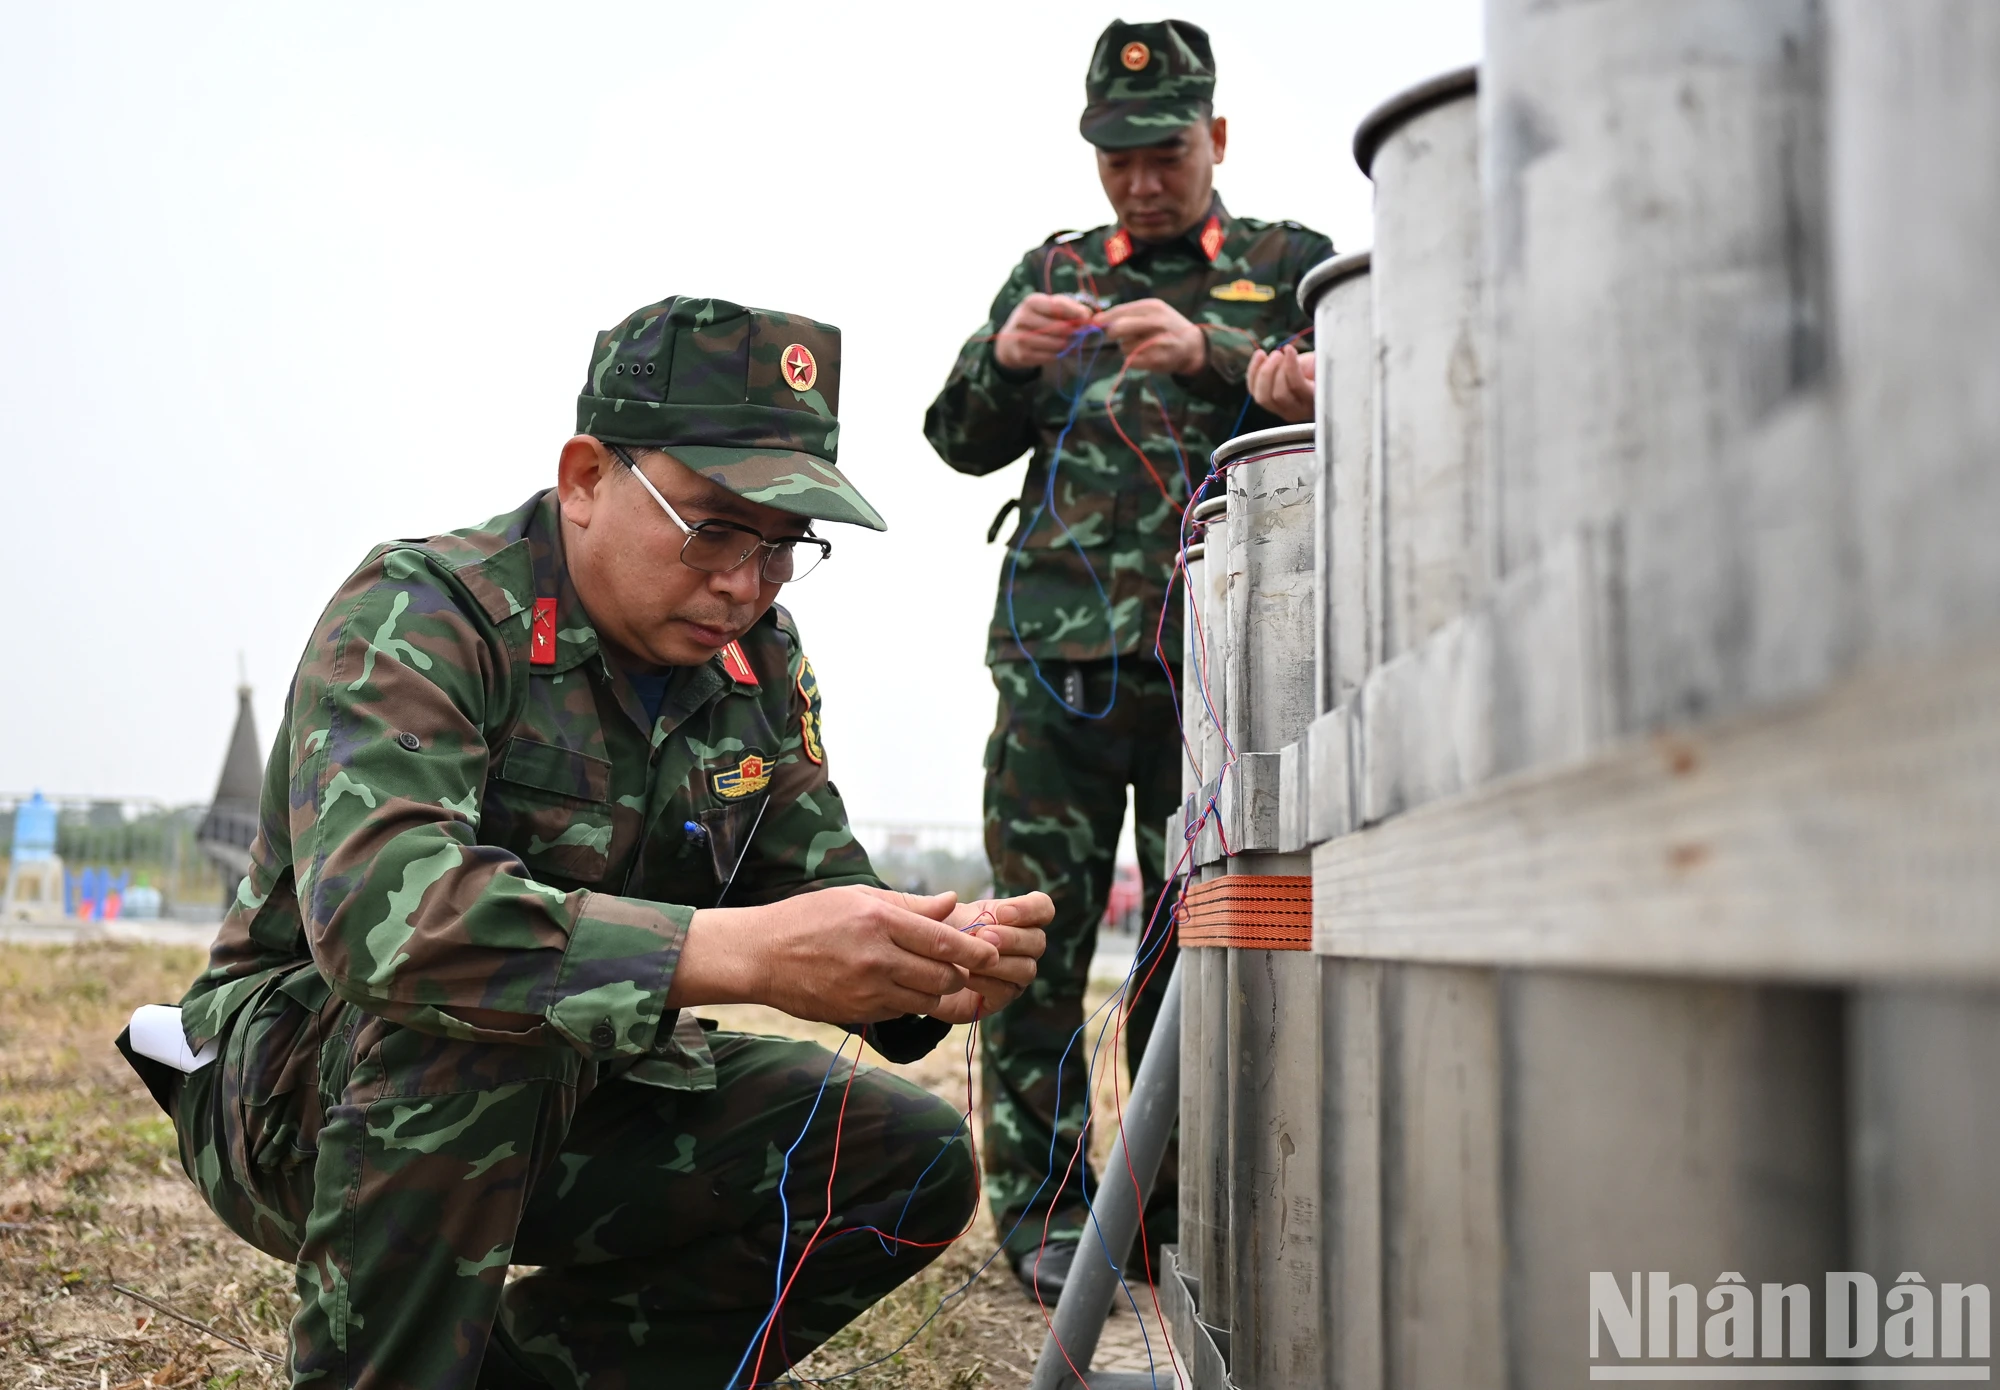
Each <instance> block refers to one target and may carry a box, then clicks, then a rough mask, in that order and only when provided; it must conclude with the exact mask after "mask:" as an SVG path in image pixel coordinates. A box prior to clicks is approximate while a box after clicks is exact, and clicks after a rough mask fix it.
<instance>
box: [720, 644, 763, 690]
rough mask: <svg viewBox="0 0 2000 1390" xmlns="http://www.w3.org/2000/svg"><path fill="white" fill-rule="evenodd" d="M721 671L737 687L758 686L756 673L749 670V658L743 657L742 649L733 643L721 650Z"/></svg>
mask: <svg viewBox="0 0 2000 1390" xmlns="http://www.w3.org/2000/svg"><path fill="white" fill-rule="evenodd" d="M722 669H723V670H724V671H725V672H727V673H728V675H729V679H731V680H733V681H735V682H736V683H737V684H738V685H756V684H758V680H757V673H756V672H755V671H753V670H751V669H750V658H749V657H747V656H745V655H743V648H742V647H741V646H740V645H738V644H737V643H735V642H731V643H730V644H729V645H728V646H726V647H724V648H723V649H722Z"/></svg>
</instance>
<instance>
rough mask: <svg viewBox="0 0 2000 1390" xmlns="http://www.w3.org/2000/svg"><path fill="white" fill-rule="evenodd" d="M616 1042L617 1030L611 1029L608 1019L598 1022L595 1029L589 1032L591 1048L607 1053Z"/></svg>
mask: <svg viewBox="0 0 2000 1390" xmlns="http://www.w3.org/2000/svg"><path fill="white" fill-rule="evenodd" d="M617 1041H618V1033H617V1030H615V1029H614V1028H612V1026H611V1020H610V1019H608V1018H607V1019H604V1020H602V1021H600V1022H599V1023H598V1025H597V1026H596V1027H595V1028H593V1029H591V1030H590V1042H591V1046H593V1047H596V1048H600V1049H602V1050H604V1051H607V1052H608V1051H610V1050H611V1045H612V1044H613V1043H615V1042H617Z"/></svg>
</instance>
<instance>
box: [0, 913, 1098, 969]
mask: <svg viewBox="0 0 2000 1390" xmlns="http://www.w3.org/2000/svg"><path fill="white" fill-rule="evenodd" d="M220 925H221V924H220V923H219V922H141V921H135V920H132V919H130V918H128V919H125V920H123V921H117V922H67V921H65V922H0V943H4V944H7V945H16V946H65V945H68V944H70V943H71V942H76V941H105V940H110V941H151V942H153V943H155V944H156V945H161V946H199V947H201V948H202V949H204V950H206V949H207V947H208V944H209V942H211V941H213V940H215V929H216V928H217V927H218V926H220ZM1134 941H1135V938H1133V937H1130V936H1123V935H1113V934H1112V933H1110V932H1106V933H1104V934H1103V935H1101V936H1099V937H1098V939H1097V954H1096V955H1095V956H1093V957H1091V961H1090V977H1091V978H1092V979H1093V980H1096V981H1098V982H1099V983H1101V984H1107V985H1115V984H1117V983H1118V982H1119V981H1121V980H1123V979H1124V978H1125V975H1126V972H1127V971H1129V970H1130V969H1131V968H1132V947H1133V943H1134Z"/></svg>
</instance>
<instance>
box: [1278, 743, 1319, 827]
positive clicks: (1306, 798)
mask: <svg viewBox="0 0 2000 1390" xmlns="http://www.w3.org/2000/svg"><path fill="white" fill-rule="evenodd" d="M1311 778H1312V756H1311V730H1310V729H1308V730H1307V736H1306V737H1305V738H1302V739H1299V740H1298V741H1297V742H1295V743H1288V744H1286V745H1285V746H1284V747H1283V748H1280V749H1279V750H1278V850H1279V852H1280V853H1282V854H1291V853H1294V852H1296V851H1298V850H1302V849H1310V848H1311V847H1312V845H1313V840H1312V838H1311V819H1312V782H1311Z"/></svg>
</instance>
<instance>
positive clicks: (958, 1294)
mask: <svg viewBox="0 0 2000 1390" xmlns="http://www.w3.org/2000/svg"><path fill="white" fill-rule="evenodd" d="M1197 829H1199V822H1197ZM1175 881H1177V880H1169V881H1168V882H1167V883H1165V884H1163V885H1162V886H1161V891H1160V896H1159V899H1158V900H1157V901H1156V902H1155V903H1154V904H1153V911H1152V913H1151V915H1150V916H1149V918H1148V920H1147V924H1146V930H1145V932H1144V933H1142V934H1141V936H1140V941H1141V942H1145V941H1146V940H1147V938H1148V937H1150V936H1151V935H1152V932H1153V927H1154V926H1155V925H1156V924H1157V923H1158V922H1159V920H1160V909H1161V908H1163V907H1165V906H1166V902H1167V898H1168V896H1169V895H1170V894H1172V893H1173V891H1174V883H1175ZM1183 896H1185V887H1183ZM1168 917H1169V920H1171V918H1172V913H1171V912H1170V913H1169V914H1168ZM1171 937H1172V933H1170V932H1167V931H1164V930H1163V931H1161V932H1160V934H1159V936H1158V938H1157V939H1156V940H1154V941H1153V942H1152V944H1150V945H1145V946H1142V948H1141V949H1140V950H1139V951H1137V952H1134V954H1133V958H1132V964H1131V966H1130V967H1128V968H1127V969H1126V971H1125V981H1124V985H1123V987H1122V988H1121V989H1120V990H1119V991H1118V992H1116V993H1114V994H1112V995H1111V997H1110V998H1108V999H1106V1000H1105V1001H1104V1002H1103V1003H1102V1004H1099V1005H1098V1006H1097V1007H1096V1008H1095V1009H1093V1010H1091V1011H1090V1014H1089V1015H1088V1016H1087V1017H1086V1018H1085V1019H1084V1020H1083V1022H1082V1023H1081V1024H1079V1025H1078V1026H1077V1028H1076V1031H1075V1032H1073V1033H1071V1034H1070V1040H1069V1044H1068V1046H1066V1047H1064V1048H1063V1054H1062V1057H1061V1058H1060V1059H1059V1060H1058V1061H1057V1063H1056V1094H1055V1110H1056V1113H1057V1114H1058V1115H1060V1114H1061V1113H1062V1063H1063V1062H1066V1061H1068V1060H1069V1054H1070V1049H1071V1048H1073V1047H1075V1046H1076V1040H1077V1039H1078V1038H1080V1037H1082V1036H1083V1034H1084V1033H1085V1032H1086V1031H1087V1030H1088V1029H1089V1027H1090V1025H1091V1023H1092V1021H1093V1020H1095V1019H1096V1018H1097V1017H1098V1015H1100V1014H1102V1013H1103V1012H1104V1011H1105V1010H1106V1009H1108V1008H1110V1007H1111V1006H1112V1005H1113V1004H1116V1003H1117V1002H1118V1001H1119V1000H1120V999H1122V998H1124V997H1125V993H1126V991H1127V990H1129V989H1130V988H1131V986H1132V980H1133V978H1134V977H1135V976H1136V975H1137V974H1138V972H1139V968H1140V967H1141V966H1142V965H1145V964H1146V963H1147V962H1148V961H1149V960H1150V959H1152V958H1153V957H1154V956H1155V955H1158V954H1160V953H1161V952H1163V951H1164V950H1165V949H1166V944H1167V942H1168V941H1169V940H1170V939H1171ZM1108 1032H1109V1029H1101V1030H1100V1031H1099V1033H1098V1038H1097V1046H1096V1047H1095V1048H1093V1049H1092V1053H1091V1060H1090V1062H1089V1064H1088V1065H1087V1066H1086V1068H1085V1071H1084V1093H1085V1094H1086V1095H1089V1094H1091V1092H1092V1089H1093V1088H1092V1086H1091V1080H1090V1079H1091V1076H1092V1075H1093V1074H1094V1071H1095V1068H1096V1064H1097V1053H1098V1051H1099V1050H1101V1049H1102V1047H1103V1045H1104V1038H1105V1035H1106V1033H1108ZM967 1046H968V1047H970V1040H969V1039H968V1041H967ZM831 1073H832V1068H831V1067H829V1068H828V1074H829V1075H831ZM825 1085H826V1081H825V1079H824V1078H823V1079H822V1080H821V1082H820V1086H821V1088H822V1090H823V1089H824V1088H825ZM814 1105H815V1107H817V1105H818V1101H817V1100H815V1101H814ZM1085 1132H1086V1133H1087V1132H1088V1131H1087V1129H1086V1131H1085ZM800 1138H804V1132H803V1131H801V1133H800ZM1077 1143H1078V1144H1079V1145H1080V1144H1082V1143H1083V1136H1082V1135H1079V1136H1078V1137H1077ZM794 1147H796V1143H795V1144H794ZM1055 1154H1056V1144H1055V1135H1054V1134H1053V1132H1052V1133H1051V1134H1050V1136H1049V1163H1048V1167H1047V1168H1046V1169H1045V1170H1044V1171H1043V1174H1042V1181H1041V1183H1040V1185H1039V1186H1037V1187H1036V1188H1035V1190H1034V1192H1033V1193H1032V1194H1030V1196H1029V1198H1028V1201H1027V1203H1026V1205H1025V1206H1024V1207H1023V1209H1022V1211H1021V1214H1020V1215H1019V1216H1017V1217H1015V1218H1014V1224H1013V1225H1011V1226H1009V1227H1008V1228H1007V1229H1006V1231H1005V1232H1003V1233H1002V1234H1001V1236H1000V1239H999V1240H998V1241H997V1242H996V1243H995V1244H994V1247H993V1252H992V1253H991V1254H989V1255H988V1256H987V1257H986V1258H985V1259H984V1260H981V1261H980V1262H979V1265H978V1267H977V1268H975V1269H974V1270H973V1271H972V1273H971V1274H969V1275H967V1276H966V1278H965V1282H964V1283H962V1284H960V1285H959V1286H958V1287H957V1288H955V1289H953V1290H952V1291H951V1292H950V1293H948V1294H946V1295H945V1296H944V1297H943V1298H941V1299H939V1300H938V1304H937V1307H935V1308H933V1309H931V1311H930V1312H929V1313H928V1314H926V1315H925V1317H924V1320H923V1321H922V1322H920V1323H918V1324H917V1325H916V1327H915V1328H914V1329H912V1330H911V1332H910V1335H909V1336H907V1337H905V1338H904V1339H903V1340H902V1341H901V1342H899V1343H898V1344H897V1345H896V1346H895V1347H894V1348H893V1349H891V1350H890V1351H887V1352H884V1353H883V1354H882V1355H881V1356H878V1357H876V1358H875V1359H874V1360H873V1361H864V1362H862V1363H861V1364H860V1365H859V1366H854V1367H851V1368H849V1369H848V1370H845V1371H841V1372H839V1373H837V1374H835V1375H830V1376H823V1377H819V1378H818V1379H816V1380H815V1382H814V1383H815V1384H824V1383H826V1382H829V1381H835V1380H846V1379H847V1378H848V1377H850V1376H856V1375H859V1374H861V1372H863V1371H866V1370H871V1369H873V1368H874V1367H876V1366H880V1365H882V1364H883V1363H884V1362H886V1361H888V1360H890V1359H892V1358H893V1357H895V1356H897V1355H899V1354H901V1353H902V1351H903V1350H904V1349H905V1348H907V1347H908V1346H909V1345H910V1344H911V1343H913V1342H915V1341H916V1340H917V1338H918V1337H920V1336H922V1335H923V1331H924V1329H925V1328H926V1327H929V1326H930V1325H931V1324H932V1323H933V1322H935V1321H936V1320H937V1319H938V1317H939V1316H940V1315H941V1314H942V1313H943V1312H944V1310H945V1308H946V1307H947V1306H948V1305H950V1304H951V1303H952V1302H953V1301H954V1300H956V1299H960V1298H963V1297H964V1296H965V1295H966V1294H967V1293H968V1292H970V1291H971V1289H972V1286H973V1285H974V1284H975V1283H977V1282H978V1281H979V1277H980V1276H981V1275H983V1274H984V1273H986V1271H987V1269H988V1268H989V1267H991V1265H992V1264H993V1262H994V1261H995V1260H997V1259H999V1258H1000V1254H1001V1252H1002V1251H1003V1250H1005V1249H1006V1248H1007V1241H1008V1240H1009V1239H1010V1238H1011V1237H1012V1236H1013V1234H1014V1232H1016V1231H1018V1230H1020V1229H1021V1223H1022V1222H1023V1221H1025V1220H1027V1218H1028V1213H1029V1212H1030V1211H1032V1210H1033V1209H1034V1205H1035V1201H1036V1199H1037V1198H1039V1197H1040V1196H1041V1195H1042V1192H1043V1191H1044V1190H1045V1189H1046V1188H1047V1187H1048V1185H1049V1183H1050V1181H1051V1180H1052V1179H1053V1178H1054V1177H1055ZM789 1157H790V1155H789V1153H787V1158H788V1159H789ZM936 1161H937V1160H935V1159H933V1160H932V1162H933V1163H935V1162H936ZM924 1171H925V1172H929V1171H930V1170H929V1169H928V1168H926V1169H925V1170H924ZM919 1181H921V1179H920V1180H919ZM780 1195H782V1189H781V1192H780ZM904 1205H905V1209H906V1210H907V1208H908V1203H907V1201H906V1202H905V1204H904ZM1091 1221H1092V1224H1093V1226H1094V1225H1095V1223H1096V1211H1095V1208H1094V1207H1093V1208H1091ZM896 1229H897V1230H899V1231H900V1230H901V1229H902V1222H901V1220H900V1218H899V1219H898V1221H897V1227H896ZM853 1234H856V1232H855V1231H853V1230H847V1231H838V1232H835V1233H834V1235H832V1236H829V1237H828V1241H829V1242H830V1241H833V1240H837V1239H839V1238H840V1237H841V1236H843V1235H853ZM1103 1237H1104V1233H1103V1231H1102V1230H1101V1229H1100V1230H1099V1231H1098V1245H1099V1248H1100V1249H1106V1246H1105V1242H1104V1238H1103ZM1105 1263H1107V1264H1109V1265H1111V1267H1112V1268H1113V1269H1115V1270H1117V1271H1118V1287H1119V1288H1120V1289H1121V1290H1122V1291H1123V1292H1124V1294H1125V1301H1126V1303H1127V1304H1128V1305H1129V1306H1130V1307H1131V1309H1132V1315H1133V1317H1134V1318H1136V1319H1138V1321H1139V1333H1140V1336H1141V1337H1142V1338H1143V1339H1144V1341H1145V1346H1146V1366H1147V1374H1148V1375H1150V1376H1151V1377H1152V1379H1153V1384H1154V1386H1155V1390H1157V1387H1158V1386H1159V1367H1158V1363H1157V1362H1156V1361H1155V1359H1154V1357H1153V1343H1152V1338H1151V1336H1150V1335H1149V1334H1148V1333H1147V1332H1146V1327H1145V1318H1144V1316H1143V1315H1142V1314H1141V1313H1140V1312H1139V1304H1138V1300H1137V1299H1136V1298H1135V1297H1134V1296H1133V1294H1132V1287H1131V1285H1130V1284H1129V1283H1128V1282H1127V1281H1126V1278H1125V1273H1124V1270H1123V1268H1122V1267H1121V1266H1120V1265H1119V1264H1118V1262H1117V1261H1116V1260H1114V1259H1112V1258H1111V1256H1110V1254H1109V1251H1108V1249H1106V1254H1105ZM776 1313H777V1308H776V1306H775V1305H773V1307H772V1310H771V1312H770V1313H769V1314H766V1315H765V1319H764V1321H765V1322H766V1323H768V1322H769V1321H770V1320H771V1318H772V1317H773V1316H775V1315H776ZM762 1335H763V1328H762V1327H759V1329H758V1336H762ZM751 1345H752V1346H753V1347H754V1346H755V1345H756V1339H755V1338H753V1339H752V1340H751ZM746 1359H747V1353H746ZM742 1369H743V1367H742V1363H741V1362H739V1363H737V1372H738V1373H739V1374H740V1373H741V1371H742ZM785 1374H786V1381H787V1382H791V1377H790V1373H789V1372H786V1373H785ZM781 1383H786V1382H781V1381H778V1380H766V1381H759V1382H758V1383H757V1384H758V1387H764V1386H773V1385H778V1384H781ZM791 1383H796V1382H791ZM729 1384H730V1385H732V1386H733V1385H734V1384H735V1379H734V1377H733V1376H732V1377H731V1379H730V1381H729Z"/></svg>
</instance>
